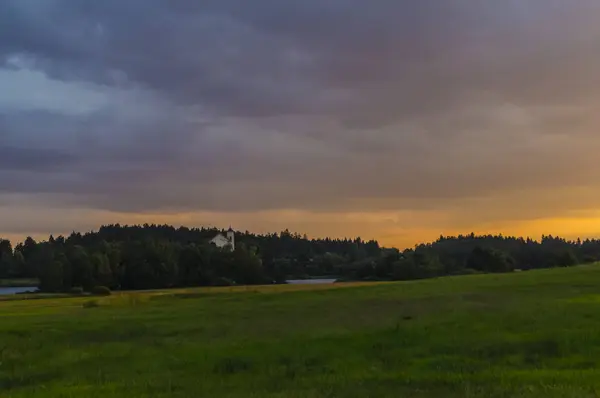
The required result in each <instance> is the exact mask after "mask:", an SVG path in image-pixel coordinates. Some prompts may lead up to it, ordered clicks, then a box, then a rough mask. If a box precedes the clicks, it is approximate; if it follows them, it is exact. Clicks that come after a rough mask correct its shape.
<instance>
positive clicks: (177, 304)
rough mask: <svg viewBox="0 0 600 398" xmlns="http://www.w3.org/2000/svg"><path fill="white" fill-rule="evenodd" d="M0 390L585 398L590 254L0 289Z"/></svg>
mask: <svg viewBox="0 0 600 398" xmlns="http://www.w3.org/2000/svg"><path fill="white" fill-rule="evenodd" d="M0 396H1V397H6V398H24V397H52V398H60V397H127V398H137V397H231V398H234V397H235V398H237V397H240V398H241V397H244V398H245V397H273V398H274V397H278V398H283V397H298V398H299V397H357V398H358V397H360V398H363V397H546V398H551V397H561V398H562V397H578V398H582V397H583V398H585V397H598V396H600V266H599V265H590V266H581V267H574V268H568V269H551V270H540V271H529V272H521V273H513V274H498V275H471V276H461V277H448V278H439V279H431V280H422V281H413V282H398V283H379V284H373V283H371V284H335V285H326V286H323V285H316V286H315V285H293V286H291V285H288V286H264V287H234V288H204V289H203V288H199V289H182V290H172V291H152V292H142V293H114V294H113V295H112V296H108V297H79V298H43V299H38V300H23V299H19V300H15V299H13V300H7V301H0Z"/></svg>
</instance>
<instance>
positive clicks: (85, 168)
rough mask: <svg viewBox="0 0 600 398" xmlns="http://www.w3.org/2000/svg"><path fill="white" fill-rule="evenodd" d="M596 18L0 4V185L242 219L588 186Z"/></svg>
mask: <svg viewBox="0 0 600 398" xmlns="http://www.w3.org/2000/svg"><path fill="white" fill-rule="evenodd" d="M599 17H600V5H598V3H597V2H596V1H595V0H580V1H577V2H565V1H558V0H528V1H504V2H498V1H491V0H489V1H468V0H448V1H444V2H441V1H434V0H422V1H400V0H389V1H387V0H378V1H372V2H368V3H365V2H364V1H358V0H344V1H342V0H329V1H326V0H325V1H323V0H321V1H317V0H307V1H303V2H293V3H290V2H281V1H275V0H256V1H252V2H249V1H241V0H219V1H216V0H214V1H213V0H210V1H202V2H199V1H192V0H186V1H184V0H172V1H166V0H165V1H160V0H129V1H117V0H104V1H94V2H92V1H78V2H75V1H68V0H5V1H2V2H0V127H1V128H2V131H0V150H2V151H5V150H6V151H8V150H10V151H12V152H11V153H12V154H10V155H8V156H6V157H3V158H2V159H1V160H0V171H1V174H0V185H1V186H2V190H3V192H11V189H12V192H13V193H31V192H51V191H54V192H56V193H60V194H61V195H64V197H62V199H61V200H62V201H63V202H64V203H69V204H70V203H76V204H83V205H86V206H91V207H102V208H107V209H111V210H126V211H138V210H145V209H158V210H161V209H199V210H227V211H232V210H248V209H277V208H292V207H293V208H304V209H339V210H344V209H357V208H358V209H367V210H369V209H371V210H374V209H376V208H387V209H390V208H391V209H394V208H396V209H400V208H423V207H428V208H429V207H430V208H436V207H437V206H440V203H442V202H443V201H448V200H460V199H461V198H465V197H469V198H473V197H478V196H486V195H494V194H501V193H503V192H513V191H519V190H523V191H525V190H527V189H529V188H551V187H559V186H561V185H565V184H567V183H568V184H575V185H577V184H584V185H585V184H589V181H591V180H593V179H595V178H597V177H599V175H597V174H598V173H597V172H596V171H595V170H596V168H594V167H591V166H593V165H592V163H593V162H592V159H593V156H594V151H595V150H596V149H598V148H599V147H600V139H598V138H596V136H595V135H594V131H595V129H597V127H598V116H597V112H595V109H596V108H597V106H598V103H599V101H600V98H598V97H600V95H599V94H598V92H599V91H598V90H599V89H600V77H599V75H598V74H597V70H599V68H600V51H599V50H600V48H599V45H598V43H600V40H599V39H600V28H598V24H597V21H598V18H599ZM2 87H4V88H5V89H4V90H2ZM18 151H21V152H18ZM573 153H578V154H581V155H580V156H577V157H575V158H574V157H573V156H572V154H573ZM23 173H25V174H23ZM49 174H51V175H49Z"/></svg>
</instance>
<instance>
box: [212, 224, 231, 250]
mask: <svg viewBox="0 0 600 398" xmlns="http://www.w3.org/2000/svg"><path fill="white" fill-rule="evenodd" d="M210 243H212V244H214V245H215V246H217V247H218V248H221V249H222V248H225V247H230V248H231V250H235V233H234V232H233V229H232V228H231V227H229V229H228V230H227V232H226V234H225V235H223V234H221V233H219V234H217V236H215V237H214V238H212V239H211V240H210Z"/></svg>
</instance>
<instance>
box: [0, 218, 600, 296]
mask: <svg viewBox="0 0 600 398" xmlns="http://www.w3.org/2000/svg"><path fill="white" fill-rule="evenodd" d="M220 232H223V231H220V230H217V229H212V228H200V229H198V228H185V227H181V228H174V227H172V226H166V225H143V226H121V225H107V226H103V227H101V228H100V229H99V230H98V231H96V232H90V233H86V234H80V233H72V234H71V235H70V236H68V237H62V236H60V237H57V238H54V237H52V236H51V237H50V238H49V239H48V240H47V241H43V242H36V241H34V240H33V239H32V238H27V239H26V240H25V242H23V243H20V244H18V245H16V247H14V248H13V247H12V245H11V243H10V242H9V241H6V240H0V278H38V279H39V280H40V289H41V290H44V291H68V290H70V289H73V288H83V289H86V290H88V289H91V288H93V287H94V286H106V287H108V288H110V289H158V288H169V287H188V286H215V285H231V284H270V283H283V282H285V280H286V279H298V278H309V277H319V276H334V277H337V278H340V279H344V280H411V279H422V278H430V277H437V276H444V275H459V274H468V273H490V272H512V271H514V270H517V269H518V270H530V269H535V268H551V267H568V266H572V265H575V264H580V263H589V262H595V261H600V240H585V241H581V240H576V241H569V240H565V239H562V238H558V237H552V236H544V237H542V239H541V240H540V241H536V240H532V239H524V238H515V237H504V236H501V235H475V234H470V235H460V236H456V237H444V236H441V237H440V238H439V239H438V240H436V241H435V242H432V243H428V244H420V245H417V246H415V247H414V248H412V249H407V250H404V251H400V250H396V249H386V248H381V247H380V246H379V244H378V243H377V242H376V241H364V240H362V239H361V238H356V239H309V238H307V237H306V236H301V235H299V234H295V233H290V232H289V231H287V230H286V231H282V232H281V233H273V234H265V235H258V234H252V233H250V232H247V231H246V232H236V233H235V241H236V245H235V251H231V250H228V249H219V248H217V247H215V246H214V245H211V244H209V243H208V242H209V240H210V239H211V238H213V237H214V236H215V235H216V234H217V233H220Z"/></svg>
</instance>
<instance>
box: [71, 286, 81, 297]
mask: <svg viewBox="0 0 600 398" xmlns="http://www.w3.org/2000/svg"><path fill="white" fill-rule="evenodd" d="M69 293H70V294H77V295H81V294H83V288H82V287H72V288H71V289H69Z"/></svg>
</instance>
